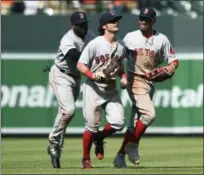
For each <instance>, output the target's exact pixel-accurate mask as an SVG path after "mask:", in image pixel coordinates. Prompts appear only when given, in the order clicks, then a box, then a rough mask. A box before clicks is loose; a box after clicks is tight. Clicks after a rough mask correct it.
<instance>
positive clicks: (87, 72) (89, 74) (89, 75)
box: [84, 70, 93, 79]
mask: <svg viewBox="0 0 204 175" xmlns="http://www.w3.org/2000/svg"><path fill="white" fill-rule="evenodd" d="M84 74H85V75H86V76H87V77H88V78H90V79H92V77H93V73H92V72H91V71H89V70H87V71H86V72H85V73H84Z"/></svg>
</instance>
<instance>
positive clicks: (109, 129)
mask: <svg viewBox="0 0 204 175" xmlns="http://www.w3.org/2000/svg"><path fill="white" fill-rule="evenodd" d="M115 132H116V129H114V128H112V127H111V125H110V124H109V123H106V125H105V127H104V129H103V130H102V131H101V132H100V136H101V138H102V139H104V138H105V137H107V136H110V135H112V134H113V133H115Z"/></svg>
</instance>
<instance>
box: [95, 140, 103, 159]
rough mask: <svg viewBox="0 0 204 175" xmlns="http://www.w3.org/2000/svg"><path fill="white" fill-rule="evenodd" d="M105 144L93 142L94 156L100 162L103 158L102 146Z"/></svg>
mask: <svg viewBox="0 0 204 175" xmlns="http://www.w3.org/2000/svg"><path fill="white" fill-rule="evenodd" d="M105 143H106V142H104V141H103V140H100V139H99V140H95V141H94V144H95V154H96V157H97V158H98V159H99V160H102V159H103V158H104V144H105Z"/></svg>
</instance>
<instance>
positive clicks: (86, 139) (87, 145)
mask: <svg viewBox="0 0 204 175" xmlns="http://www.w3.org/2000/svg"><path fill="white" fill-rule="evenodd" d="M92 143H93V135H92V133H91V132H90V131H87V130H85V131H84V134H83V159H86V158H90V150H91V146H92Z"/></svg>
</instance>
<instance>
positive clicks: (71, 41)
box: [55, 29, 95, 76]
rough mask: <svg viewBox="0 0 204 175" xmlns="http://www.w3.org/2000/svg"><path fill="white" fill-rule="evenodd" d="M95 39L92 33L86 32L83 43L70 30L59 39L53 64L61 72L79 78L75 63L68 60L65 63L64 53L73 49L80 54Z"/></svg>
mask: <svg viewBox="0 0 204 175" xmlns="http://www.w3.org/2000/svg"><path fill="white" fill-rule="evenodd" d="M94 37H95V35H94V33H93V32H92V31H90V30H88V32H87V34H86V36H85V38H84V41H83V40H82V39H81V38H79V37H78V36H76V35H75V34H74V32H73V29H70V30H69V31H68V32H67V33H66V34H65V35H64V36H63V37H62V39H61V41H60V45H59V49H58V53H57V57H56V59H55V64H56V65H57V66H58V67H60V68H61V69H63V70H66V71H67V72H68V73H71V74H72V75H75V76H79V75H80V73H79V71H78V70H77V68H76V64H77V61H76V60H72V59H69V60H67V61H66V53H67V52H68V51H69V50H70V49H73V48H76V49H77V50H79V51H80V52H82V50H83V49H84V47H85V46H86V45H87V43H88V42H89V41H91V40H92V39H93V38H94Z"/></svg>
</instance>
